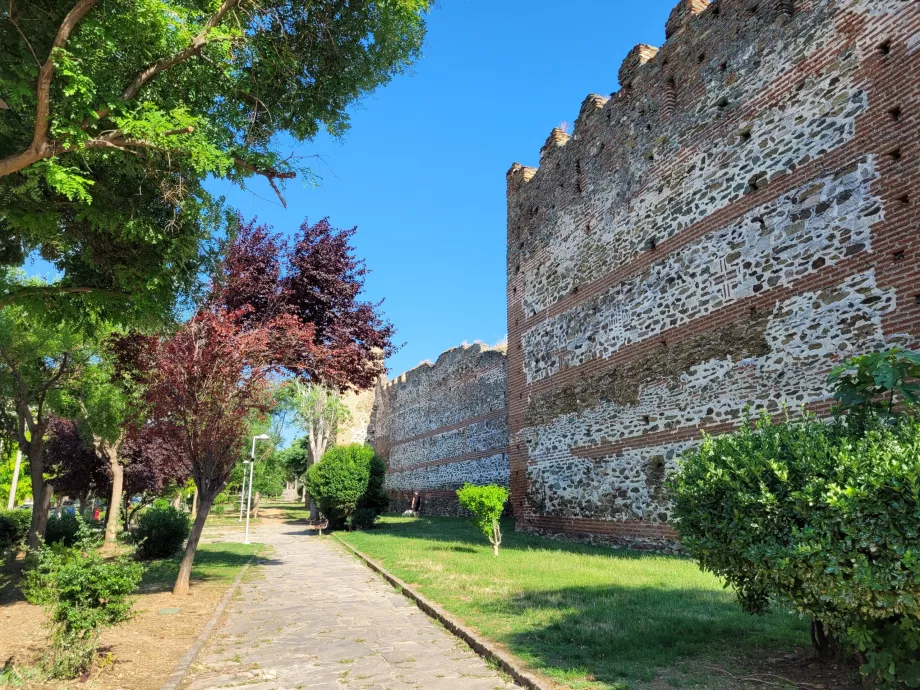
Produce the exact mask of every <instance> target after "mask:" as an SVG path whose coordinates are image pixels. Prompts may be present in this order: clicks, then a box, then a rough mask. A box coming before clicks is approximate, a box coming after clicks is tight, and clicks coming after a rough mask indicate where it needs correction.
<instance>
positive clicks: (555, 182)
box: [389, 0, 920, 547]
mask: <svg viewBox="0 0 920 690" xmlns="http://www.w3.org/2000/svg"><path fill="white" fill-rule="evenodd" d="M666 36H667V41H666V43H665V44H664V46H662V47H661V48H660V49H656V48H653V47H651V46H645V45H640V46H637V47H636V48H635V49H633V50H632V51H631V52H630V53H629V55H628V56H627V57H626V59H625V61H624V62H623V65H622V67H621V68H620V71H619V82H620V89H619V91H618V92H616V93H615V94H613V95H612V96H611V97H609V98H607V97H602V96H596V95H592V96H589V97H588V98H587V99H586V100H585V101H584V103H583V105H582V108H581V112H580V115H579V117H578V119H577V121H576V124H575V128H574V133H573V134H572V135H569V134H568V133H566V132H563V131H560V130H558V129H557V130H553V132H552V133H551V135H550V137H549V139H548V140H547V142H546V144H545V145H544V147H543V149H542V150H541V152H540V167H539V169H535V168H528V167H523V166H521V165H518V164H515V165H514V166H513V167H512V168H511V170H510V171H509V172H508V180H507V182H508V292H507V298H508V333H509V345H508V347H509V349H508V356H507V368H508V373H507V387H508V430H509V433H510V486H511V491H512V503H513V509H514V513H515V516H516V518H517V521H518V529H523V530H527V531H534V532H541V533H546V534H554V535H566V536H569V537H575V538H583V539H590V540H596V541H603V542H608V543H614V544H631V545H639V546H646V547H667V546H669V544H671V543H673V539H674V537H675V533H674V532H673V530H672V529H671V528H670V527H669V526H668V522H669V517H670V508H669V505H668V502H667V499H666V496H665V491H664V481H665V478H666V476H667V474H668V473H669V472H670V471H671V470H672V469H673V467H674V465H675V462H676V459H677V456H678V455H679V453H680V452H681V451H683V450H685V449H686V448H688V447H690V446H691V445H692V444H693V443H695V441H696V440H697V439H698V438H699V435H700V432H701V430H706V431H708V432H710V433H721V432H726V431H730V430H731V429H733V428H736V427H737V425H738V424H739V423H740V420H741V418H742V415H743V411H744V408H745V406H746V405H747V404H749V403H750V404H752V405H753V406H754V409H755V410H756V409H757V408H766V409H767V410H768V411H770V412H774V413H776V412H779V411H780V409H781V406H782V405H783V404H788V405H790V406H792V407H795V408H798V407H800V406H805V407H806V408H808V409H810V410H813V411H815V412H817V413H823V412H826V411H827V410H828V407H829V403H828V391H827V388H826V385H825V379H826V375H827V372H828V370H829V369H830V367H831V366H832V365H833V364H834V363H835V362H838V361H841V360H842V359H844V358H847V357H850V356H852V355H854V354H859V353H863V352H865V351H868V350H871V349H876V348H880V347H884V346H885V345H886V344H890V343H894V342H900V343H902V344H906V345H915V344H916V339H917V337H918V336H920V222H918V214H917V206H918V202H920V197H918V192H917V190H918V189H920V3H918V2H916V1H915V0H759V1H758V0H715V1H714V2H711V3H710V2H707V0H681V2H680V3H679V4H678V5H677V7H676V8H675V9H674V11H673V12H672V13H671V16H670V18H669V19H668V21H667V25H666ZM448 354H450V353H448ZM440 365H441V361H440V360H439V364H438V366H440ZM435 368H437V367H435ZM435 368H433V369H432V371H434V369H435ZM502 371H504V370H502ZM411 373H412V372H410V375H411ZM428 374H429V372H428V371H427V370H426V371H425V372H420V373H419V374H417V375H416V377H415V378H416V380H417V381H418V382H419V383H417V384H415V385H414V386H407V388H408V389H409V390H413V391H421V390H422V389H423V386H422V385H420V384H421V381H422V380H425V381H427V380H428V379H427V378H426V377H428ZM496 385H498V384H497V381H496ZM496 397H497V391H496ZM482 402H483V404H484V403H485V401H482ZM470 404H471V405H472V406H473V407H474V408H476V411H475V414H484V411H481V410H480V408H479V407H476V405H474V404H473V402H472V401H471V403H470ZM496 409H498V408H496ZM434 416H436V415H434ZM470 416H473V414H472V413H471V414H470ZM400 419H406V420H409V419H419V420H420V421H421V420H422V419H424V420H425V421H426V422H429V421H430V423H428V425H427V426H426V425H425V424H421V423H420V422H419V423H416V424H412V423H407V424H406V426H405V427H404V428H405V430H404V431H402V430H401V431H399V432H395V431H392V432H390V437H389V438H392V439H402V445H401V446H400V445H394V446H391V448H392V449H391V451H390V459H391V465H394V464H395V466H399V465H400V463H403V464H405V466H407V467H414V465H413V463H416V462H418V458H420V456H419V455H417V454H416V453H415V448H416V446H414V445H413V443H414V441H413V442H412V443H406V442H405V439H406V438H407V437H409V438H415V437H416V436H417V435H419V434H422V433H427V434H428V435H426V436H425V438H426V439H432V438H438V439H442V438H443V439H444V443H445V444H448V445H449V441H448V440H447V439H448V437H449V434H438V435H437V436H432V435H431V432H428V426H432V427H436V426H442V425H445V424H446V425H451V424H456V422H455V421H453V419H451V420H450V421H448V420H440V419H432V420H429V416H428V415H427V414H426V415H424V416H421V417H412V416H411V415H406V416H403V417H400ZM492 423H494V424H496V425H498V424H499V423H500V422H499V420H498V418H492ZM450 428H453V427H450ZM423 429H424V431H423ZM440 442H441V441H440V440H439V441H438V443H440ZM391 443H392V441H391ZM487 445H491V444H487ZM464 452H469V451H468V450H466V449H465V448H464ZM444 455H445V456H448V455H449V456H454V455H456V452H455V451H454V450H449V451H448V450H445V451H444ZM394 461H395V462H394ZM456 466H457V465H455V464H451V465H448V467H456ZM415 471H416V470H413V469H406V470H405V471H404V472H403V473H402V475H391V478H393V479H394V480H395V481H394V482H393V488H397V487H399V488H402V487H403V486H405V487H406V488H407V489H408V488H416V487H420V486H422V485H423V484H424V481H429V480H433V479H434V476H435V475H434V474H432V473H430V472H428V471H426V473H425V474H424V481H416V480H415V479H414V477H415V475H413V474H412V473H413V472H415ZM445 471H446V470H445ZM505 471H507V466H505ZM400 476H402V478H403V479H405V480H406V482H405V483H404V484H402V483H401V481H402V480H401V479H396V477H400ZM410 478H411V479H410ZM445 479H446V478H445Z"/></svg>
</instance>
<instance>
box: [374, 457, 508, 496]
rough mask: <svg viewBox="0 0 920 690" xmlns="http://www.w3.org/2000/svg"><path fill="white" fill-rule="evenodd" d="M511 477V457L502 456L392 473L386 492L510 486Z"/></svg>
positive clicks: (388, 477)
mask: <svg viewBox="0 0 920 690" xmlns="http://www.w3.org/2000/svg"><path fill="white" fill-rule="evenodd" d="M509 474H510V470H509V467H508V455H507V454H506V453H499V454H497V455H491V456H489V457H487V458H480V459H476V460H464V461H461V462H454V463H450V464H447V465H435V466H433V467H425V468H422V469H417V470H408V471H406V472H395V473H391V474H388V475H387V478H386V489H387V491H418V490H422V489H438V490H445V489H459V488H460V487H461V486H463V485H464V484H465V483H467V482H469V483H470V484H479V485H483V484H499V485H502V486H508V477H509Z"/></svg>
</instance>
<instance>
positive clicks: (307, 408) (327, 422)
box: [288, 381, 351, 519]
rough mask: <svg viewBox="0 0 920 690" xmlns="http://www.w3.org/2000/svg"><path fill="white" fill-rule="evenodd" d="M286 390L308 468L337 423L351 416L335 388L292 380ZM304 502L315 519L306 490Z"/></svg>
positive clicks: (337, 426) (326, 444)
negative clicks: (303, 436) (303, 439)
mask: <svg viewBox="0 0 920 690" xmlns="http://www.w3.org/2000/svg"><path fill="white" fill-rule="evenodd" d="M289 390H290V397H289V403H288V404H290V405H291V406H292V407H293V409H294V413H295V416H296V419H297V424H298V425H299V426H300V427H301V428H302V429H303V430H304V431H306V432H307V437H308V448H309V453H308V455H307V469H309V468H310V466H311V465H314V464H316V462H317V461H318V460H319V459H320V458H322V457H323V455H324V454H325V452H326V448H327V447H328V446H329V442H330V441H331V440H332V439H334V438H335V433H336V431H337V430H338V428H339V426H340V425H342V424H344V423H345V422H347V421H348V420H349V419H350V418H351V412H350V411H349V409H348V407H347V406H346V405H345V403H344V401H343V399H342V396H341V395H340V394H339V393H338V392H337V391H335V390H333V389H331V388H328V387H327V386H324V385H322V384H321V383H304V382H303V381H293V382H291V384H290V389H289ZM305 503H306V505H308V506H309V507H310V517H311V518H312V519H316V505H315V503H313V501H311V500H310V496H309V494H308V495H307V496H306V497H305Z"/></svg>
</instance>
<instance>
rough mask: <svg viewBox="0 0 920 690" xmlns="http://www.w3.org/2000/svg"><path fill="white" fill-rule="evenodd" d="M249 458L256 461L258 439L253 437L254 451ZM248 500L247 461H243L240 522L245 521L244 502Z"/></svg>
mask: <svg viewBox="0 0 920 690" xmlns="http://www.w3.org/2000/svg"><path fill="white" fill-rule="evenodd" d="M249 457H250V458H251V459H252V460H253V461H254V460H255V459H256V437H255V436H253V437H252V451H250V453H249ZM245 500H246V461H245V460H244V461H243V488H242V489H240V520H239V521H240V522H242V521H243V502H244V501H245Z"/></svg>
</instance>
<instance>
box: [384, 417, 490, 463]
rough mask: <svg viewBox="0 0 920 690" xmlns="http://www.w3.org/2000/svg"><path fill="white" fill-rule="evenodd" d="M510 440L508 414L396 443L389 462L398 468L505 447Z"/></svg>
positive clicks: (391, 450)
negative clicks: (505, 416)
mask: <svg viewBox="0 0 920 690" xmlns="http://www.w3.org/2000/svg"><path fill="white" fill-rule="evenodd" d="M507 442H508V420H507V418H504V417H503V418H496V419H489V420H486V421H483V422H475V423H473V424H470V425H468V426H464V427H461V428H459V429H452V430H450V431H446V432H444V433H442V434H437V435H435V436H428V437H426V438H422V439H418V440H416V441H408V442H406V443H400V444H398V445H396V446H393V447H392V448H391V449H390V457H389V466H390V467H391V468H394V469H395V468H400V467H409V466H411V465H418V464H420V463H424V462H431V461H432V460H441V459H446V458H452V457H456V456H458V455H464V454H466V453H479V452H482V451H486V450H489V449H491V448H501V447H503V446H505V445H507Z"/></svg>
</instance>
